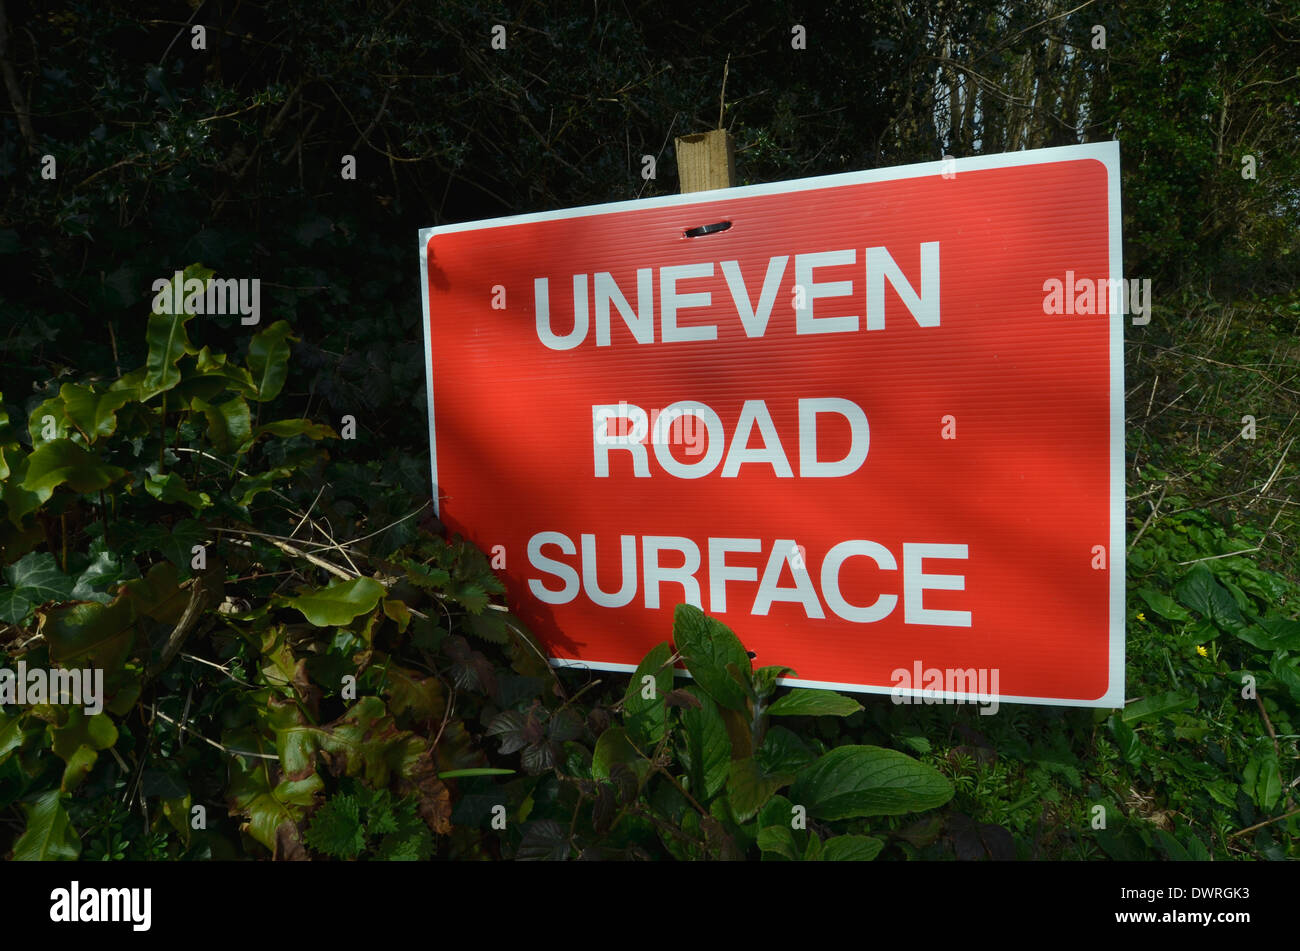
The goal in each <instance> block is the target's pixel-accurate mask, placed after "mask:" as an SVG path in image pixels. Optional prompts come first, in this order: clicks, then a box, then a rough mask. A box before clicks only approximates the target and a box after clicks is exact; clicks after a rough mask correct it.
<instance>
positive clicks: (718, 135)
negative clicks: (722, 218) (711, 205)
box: [673, 129, 736, 195]
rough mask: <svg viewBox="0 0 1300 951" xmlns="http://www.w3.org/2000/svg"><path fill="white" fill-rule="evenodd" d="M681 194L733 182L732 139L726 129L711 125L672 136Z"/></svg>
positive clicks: (734, 155)
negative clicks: (694, 131) (713, 127)
mask: <svg viewBox="0 0 1300 951" xmlns="http://www.w3.org/2000/svg"><path fill="white" fill-rule="evenodd" d="M673 141H674V142H675V143H676V146H677V177H678V179H679V180H680V181H681V188H682V194H683V195H684V194H686V193H687V192H702V191H708V190H709V189H712V188H731V187H733V186H734V185H735V184H736V143H735V140H734V139H732V137H731V133H730V132H728V131H727V130H726V129H712V130H710V131H708V132H700V133H697V134H695V135H684V136H680V137H679V138H677V139H674V140H673Z"/></svg>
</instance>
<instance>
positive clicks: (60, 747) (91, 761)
mask: <svg viewBox="0 0 1300 951" xmlns="http://www.w3.org/2000/svg"><path fill="white" fill-rule="evenodd" d="M101 699H102V698H101ZM49 734H50V738H51V740H52V742H51V744H50V747H51V749H52V750H53V751H54V755H55V756H57V757H59V759H61V760H63V761H64V763H66V764H67V765H66V766H65V768H64V770H63V781H62V783H61V786H60V788H61V789H62V790H63V791H64V792H71V791H72V790H73V789H75V788H76V787H77V786H79V785H80V784H81V781H82V780H84V779H85V778H86V775H87V774H88V773H89V772H90V770H91V768H92V767H93V766H94V765H95V760H96V759H97V758H98V756H99V751H100V750H106V749H108V748H109V747H110V746H112V745H113V744H114V743H116V742H117V727H116V726H114V725H113V720H112V718H111V717H109V716H108V715H107V714H105V713H96V714H94V715H93V716H87V715H86V713H85V711H84V710H83V709H82V708H81V707H72V708H71V709H70V710H69V713H68V719H67V722H66V723H64V724H63V726H55V725H53V724H51V725H50V728H49Z"/></svg>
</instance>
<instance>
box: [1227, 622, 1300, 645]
mask: <svg viewBox="0 0 1300 951" xmlns="http://www.w3.org/2000/svg"><path fill="white" fill-rule="evenodd" d="M1237 636H1238V637H1239V638H1241V639H1242V640H1243V641H1245V642H1246V643H1247V644H1251V645H1253V646H1255V647H1259V648H1262V649H1263V650H1270V651H1277V650H1284V651H1300V621H1292V620H1288V619H1287V618H1283V617H1264V618H1259V619H1258V620H1257V621H1256V622H1255V623H1254V624H1253V625H1251V626H1249V627H1246V628H1243V629H1242V630H1240V631H1237Z"/></svg>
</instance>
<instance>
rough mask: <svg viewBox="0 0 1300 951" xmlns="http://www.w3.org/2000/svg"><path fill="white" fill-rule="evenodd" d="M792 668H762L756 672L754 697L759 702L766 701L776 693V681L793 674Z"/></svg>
mask: <svg viewBox="0 0 1300 951" xmlns="http://www.w3.org/2000/svg"><path fill="white" fill-rule="evenodd" d="M793 673H794V669H793V668H790V667H775V666H774V667H760V668H758V670H756V671H754V695H755V696H756V697H758V699H759V700H766V699H767V698H768V697H770V696H772V694H773V693H775V692H776V687H777V684H776V681H777V679H778V678H780V677H784V676H785V675H786V674H793Z"/></svg>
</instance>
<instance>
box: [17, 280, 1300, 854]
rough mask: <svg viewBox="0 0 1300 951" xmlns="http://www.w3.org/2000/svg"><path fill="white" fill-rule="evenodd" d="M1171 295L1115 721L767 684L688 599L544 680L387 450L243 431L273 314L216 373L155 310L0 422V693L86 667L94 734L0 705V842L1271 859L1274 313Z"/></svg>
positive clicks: (1138, 415)
mask: <svg viewBox="0 0 1300 951" xmlns="http://www.w3.org/2000/svg"><path fill="white" fill-rule="evenodd" d="M208 276H209V272H207V271H206V270H204V269H202V268H199V267H198V266H194V267H191V268H189V269H187V270H186V271H185V273H184V275H183V277H184V278H185V279H197V280H200V281H202V280H204V279H206V278H207V277H208ZM1188 306H1189V312H1190V313H1194V314H1201V315H1202V316H1201V319H1200V322H1199V324H1194V323H1193V321H1191V320H1190V319H1188V320H1185V321H1183V322H1184V323H1187V324H1188V325H1189V326H1203V327H1204V328H1205V329H1204V331H1203V334H1202V336H1200V337H1197V336H1195V335H1194V334H1193V335H1187V337H1186V339H1181V340H1180V342H1179V343H1178V345H1177V346H1176V347H1175V346H1174V345H1173V344H1172V343H1171V342H1170V341H1168V340H1162V339H1161V338H1160V337H1159V333H1158V329H1157V330H1155V331H1153V333H1152V334H1151V336H1150V337H1149V338H1143V339H1142V341H1141V343H1140V344H1137V345H1135V348H1136V352H1137V356H1136V357H1135V366H1134V367H1133V368H1132V371H1136V372H1132V371H1131V372H1130V379H1131V380H1132V379H1136V381H1137V385H1138V387H1149V391H1150V394H1151V399H1150V403H1149V405H1148V404H1147V402H1146V401H1144V400H1140V399H1137V398H1136V397H1134V396H1132V395H1131V396H1130V400H1129V406H1130V409H1131V410H1132V411H1133V413H1134V414H1135V415H1134V416H1132V417H1131V418H1130V425H1129V437H1130V438H1129V442H1130V447H1129V448H1130V467H1131V468H1130V475H1129V493H1130V501H1131V504H1130V512H1129V515H1130V520H1131V531H1130V539H1131V543H1132V548H1131V551H1130V552H1129V559H1128V572H1129V577H1128V675H1127V683H1128V695H1129V698H1130V699H1129V702H1128V703H1127V704H1126V706H1125V708H1124V709H1123V710H1122V711H1110V710H1100V711H1093V710H1088V709H1066V708H1057V707H1039V706H1017V705H1011V704H1003V705H1001V706H1000V708H999V710H998V712H997V714H996V715H994V716H983V715H981V714H980V713H979V712H978V710H977V708H976V707H973V706H953V705H942V704H936V705H925V704H919V705H918V704H913V705H895V704H893V703H891V702H890V700H889V698H888V697H880V696H865V697H861V698H856V699H855V698H849V697H845V696H842V695H838V694H834V693H830V692H824V691H809V690H801V689H794V690H789V689H787V688H783V687H779V686H778V685H777V679H778V678H779V677H781V676H783V675H784V674H786V673H787V671H786V669H785V668H778V667H766V668H761V669H758V670H755V669H753V668H752V666H751V664H750V661H749V657H748V653H747V652H746V650H745V648H744V646H743V643H742V642H743V638H744V632H743V631H739V632H734V633H733V632H732V631H730V630H728V629H727V628H726V627H724V626H723V625H722V624H720V623H719V622H717V621H716V620H714V619H711V618H708V617H707V616H705V615H704V614H702V613H701V612H699V611H698V610H696V609H694V608H690V607H688V606H681V607H679V608H678V610H677V613H676V618H675V625H674V629H673V630H672V631H665V632H664V637H665V640H664V642H663V643H662V644H660V645H659V646H657V647H656V648H655V649H654V650H652V651H651V652H650V653H649V654H648V655H647V656H646V658H645V660H644V661H643V662H642V665H641V667H640V669H638V670H637V671H636V673H635V674H634V675H633V676H631V677H630V678H624V676H623V675H619V674H602V675H600V677H599V678H597V677H596V675H594V674H591V673H584V672H581V671H576V670H555V669H553V668H551V667H550V666H549V665H548V664H547V663H546V662H545V659H544V656H543V654H542V652H541V651H540V649H539V648H538V647H537V645H536V644H535V643H533V641H532V639H531V638H530V637H529V635H528V632H527V631H526V630H524V628H523V626H522V625H521V624H520V622H519V621H518V619H516V618H514V617H513V616H512V615H511V614H510V612H509V611H508V610H507V609H506V608H505V606H504V605H502V604H501V603H500V601H501V594H502V591H503V588H502V586H501V584H500V583H499V582H498V580H497V579H496V577H495V576H494V574H493V571H492V568H491V567H490V565H489V564H488V561H487V559H486V558H485V557H484V556H483V554H482V553H481V552H479V551H478V550H477V549H475V548H474V547H473V546H471V545H468V544H465V543H463V542H459V541H447V540H446V539H444V538H443V537H441V531H440V526H439V525H438V523H437V521H436V519H434V518H433V517H432V515H431V514H429V512H428V510H427V507H426V508H423V509H422V508H421V507H420V502H421V500H422V499H423V498H424V496H425V495H426V490H425V486H424V484H423V478H424V477H423V475H422V474H421V469H420V466H419V465H417V464H416V463H414V462H413V461H412V457H410V456H406V455H404V454H402V453H395V454H394V455H393V456H392V458H390V459H389V460H387V461H384V462H378V461H357V460H356V459H353V458H349V454H348V448H349V441H348V439H347V438H346V437H347V435H348V420H347V418H346V417H345V418H343V419H331V420H328V421H324V420H310V419H302V418H276V414H275V412H274V407H275V405H276V402H277V397H279V395H280V391H281V389H282V388H283V386H284V382H285V379H286V376H287V372H288V369H287V368H288V363H289V357H290V353H291V346H290V345H291V343H292V342H293V341H294V339H295V338H294V337H293V335H292V333H291V331H290V328H289V327H288V325H287V324H285V323H284V322H276V323H273V324H271V325H270V326H269V327H266V328H265V329H262V330H260V331H258V332H257V333H255V334H252V335H251V336H248V337H242V336H241V335H238V334H236V335H234V339H236V340H242V342H240V343H237V344H236V350H237V351H238V352H235V353H225V352H223V351H222V350H221V349H220V348H217V347H214V345H213V343H212V342H208V343H204V342H203V341H196V340H194V339H192V337H191V334H197V333H198V332H199V331H200V330H201V329H202V330H203V331H204V332H206V333H207V334H209V335H210V337H211V341H214V342H217V343H222V342H228V341H229V340H230V339H232V335H231V334H230V333H229V332H228V331H226V332H223V330H222V328H221V325H220V323H219V322H218V321H212V322H210V323H206V324H204V326H203V328H200V327H198V326H197V325H196V324H194V323H193V322H192V321H191V320H190V318H189V317H187V316H186V315H183V314H182V315H168V314H159V313H155V314H152V315H150V317H149V319H148V328H147V335H146V336H147V345H148V347H147V353H148V355H147V360H146V364H145V366H143V367H141V368H139V369H137V370H135V371H132V372H128V373H126V374H124V375H122V376H121V377H120V378H119V379H117V380H115V381H113V382H110V383H104V382H103V381H100V380H96V379H84V380H80V381H76V382H60V381H59V380H54V381H51V382H50V383H49V384H48V385H47V387H46V388H45V390H44V391H42V392H39V393H37V394H35V395H34V396H33V397H32V398H31V399H29V400H28V401H27V404H26V405H25V406H23V407H22V408H21V411H19V410H18V408H17V407H12V406H11V404H3V403H0V506H2V509H0V547H2V552H0V554H2V555H3V562H4V564H5V568H4V577H3V583H2V584H0V625H3V627H0V644H3V647H4V650H5V652H6V654H7V659H6V661H5V666H6V667H7V668H10V669H15V668H16V667H17V665H18V664H19V662H22V663H23V664H24V665H26V668H28V669H48V668H59V669H80V668H88V667H95V668H101V669H102V670H103V671H104V685H103V686H104V697H103V708H102V710H90V711H87V710H85V709H83V706H82V705H79V704H75V703H68V702H55V701H57V700H59V699H61V698H58V697H54V696H45V697H40V698H38V699H34V698H32V697H30V696H29V697H27V698H26V700H27V702H25V703H23V704H18V703H6V704H5V706H4V708H3V712H2V713H0V809H2V810H3V813H4V815H5V818H6V826H5V832H4V833H3V835H4V836H5V844H3V845H0V848H4V849H5V850H6V851H7V852H8V853H9V854H11V855H12V857H14V858H18V859H31V858H46V859H67V858H78V857H80V858H84V859H107V860H121V859H155V860H156V859H204V858H255V859H256V858H269V857H274V858H279V859H293V858H308V857H312V858H317V859H329V858H333V859H342V860H396V859H406V860H423V859H429V858H441V859H482V858H505V859H572V858H604V859H661V860H671V859H679V860H686V859H701V858H714V859H719V858H721V859H727V858H749V859H760V858H761V859H763V860H772V861H781V860H867V859H874V858H877V857H878V858H880V859H912V858H930V859H952V858H957V859H981V858H1035V859H1062V858H1107V857H1110V858H1118V859H1125V858H1152V857H1169V858H1200V859H1205V858H1214V859H1230V858H1242V857H1249V858H1266V859H1281V858H1295V857H1296V856H1297V854H1298V850H1297V844H1296V843H1297V833H1298V832H1300V829H1298V828H1297V815H1296V800H1297V795H1296V785H1297V745H1296V740H1297V732H1298V731H1297V725H1298V724H1297V720H1298V719H1300V718H1298V717H1297V711H1298V710H1300V669H1298V668H1297V658H1298V657H1300V621H1297V620H1295V615H1296V613H1297V605H1298V604H1300V586H1298V585H1297V584H1296V579H1295V565H1294V562H1295V557H1294V555H1295V548H1294V546H1295V539H1296V538H1297V537H1298V536H1300V532H1298V531H1297V528H1298V527H1300V526H1297V516H1296V508H1295V504H1294V503H1293V502H1291V501H1290V496H1289V495H1288V493H1289V492H1290V491H1291V490H1292V489H1293V487H1294V484H1295V480H1296V473H1297V465H1296V461H1295V458H1294V457H1291V458H1288V457H1287V454H1286V451H1285V450H1286V449H1287V448H1288V447H1289V443H1287V442H1286V439H1289V438H1293V437H1292V436H1289V435H1288V434H1289V433H1291V432H1294V430H1293V429H1292V427H1291V426H1290V424H1288V423H1287V422H1286V421H1287V419H1292V422H1294V414H1295V412H1296V411H1297V409H1298V406H1297V403H1296V394H1295V393H1294V391H1291V390H1288V389H1286V383H1285V380H1286V377H1285V371H1284V367H1285V365H1286V364H1287V359H1289V360H1290V364H1291V365H1292V366H1294V365H1295V363H1296V360H1295V354H1294V343H1293V342H1292V339H1293V338H1292V337H1288V334H1289V333H1293V332H1294V328H1293V326H1292V324H1293V323H1294V319H1295V313H1296V311H1297V307H1296V304H1295V303H1294V302H1293V301H1285V300H1283V301H1278V300H1274V301H1264V302H1260V303H1258V304H1257V305H1255V307H1254V309H1253V310H1252V311H1249V312H1243V313H1239V314H1238V315H1237V318H1236V319H1238V320H1243V321H1246V320H1248V321H1249V325H1250V327H1251V328H1252V332H1251V334H1250V335H1244V334H1239V335H1237V336H1232V335H1230V334H1225V332H1224V330H1223V327H1224V318H1223V315H1222V313H1221V312H1219V311H1217V310H1216V309H1215V308H1214V307H1212V306H1210V305H1208V304H1205V303H1203V302H1202V303H1195V302H1194V303H1193V304H1190V305H1188ZM1230 316H1231V315H1230ZM1265 318H1268V319H1265ZM1161 325H1162V324H1161V320H1160V314H1159V313H1157V314H1156V320H1155V321H1153V323H1152V325H1151V327H1152V328H1158V327H1159V326H1161ZM1288 347H1290V348H1292V350H1291V351H1288V350H1287V348H1288ZM1197 353H1199V354H1201V355H1206V354H1209V353H1214V354H1215V356H1214V357H1213V359H1212V362H1211V363H1206V361H1205V360H1196V359H1193V358H1192V357H1191V356H1188V355H1189V354H1192V355H1194V354H1197ZM1288 353H1289V354H1290V357H1289V358H1288V357H1287V355H1288ZM1265 356H1267V357H1268V359H1267V361H1266V360H1265V359H1263V358H1264V357H1265ZM1143 361H1146V362H1145V363H1144V362H1143ZM1202 363H1206V365H1207V366H1213V368H1214V375H1213V377H1212V380H1211V378H1204V379H1202V378H1201V377H1200V376H1199V375H1200V374H1201V372H1202V370H1203V369H1204V367H1203V366H1202ZM1179 372H1182V374H1183V376H1181V377H1180V376H1179V375H1178V374H1179ZM1162 381H1163V383H1164V386H1165V387H1167V388H1170V389H1162V388H1161V383H1162ZM1211 385H1213V387H1214V390H1213V394H1211V393H1210V391H1209V387H1210V386H1211ZM1174 387H1177V390H1174V389H1172V388H1174ZM1184 391H1189V392H1192V393H1193V394H1194V396H1193V397H1187V396H1182V397H1180V396H1179V393H1181V392H1184ZM1142 392H1143V393H1146V392H1147V390H1146V389H1143V391H1142ZM1176 397H1177V398H1176ZM10 398H11V399H12V398H13V394H10ZM1194 399H1195V400H1196V402H1195V404H1194V405H1195V409H1193V408H1192V407H1193V400H1194ZM1171 401H1172V402H1171ZM1162 407H1163V408H1162ZM1184 409H1186V410H1188V411H1189V412H1188V413H1185V414H1184V413H1183V410H1184ZM1143 410H1145V414H1144V413H1143ZM1180 414H1181V415H1180ZM1246 415H1250V416H1252V417H1254V418H1255V420H1256V423H1257V427H1258V433H1257V434H1256V438H1255V439H1253V440H1252V439H1248V438H1246V437H1242V436H1240V433H1241V432H1242V431H1243V430H1242V426H1243V423H1242V417H1243V416H1246ZM1234 433H1236V434H1238V435H1237V436H1235V437H1234V435H1233V434H1234ZM1296 455H1297V456H1300V452H1297V453H1296ZM1148 516H1149V517H1148ZM1043 615H1044V623H1045V624H1047V625H1050V624H1051V623H1052V607H1051V605H1043ZM670 636H671V643H670V642H669V640H668V638H669V637H670ZM679 664H680V665H684V666H685V668H686V669H688V670H689V671H690V673H691V675H692V680H691V681H689V682H685V681H683V682H678V681H675V679H674V674H673V671H674V669H675V667H676V666H677V665H679Z"/></svg>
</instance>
